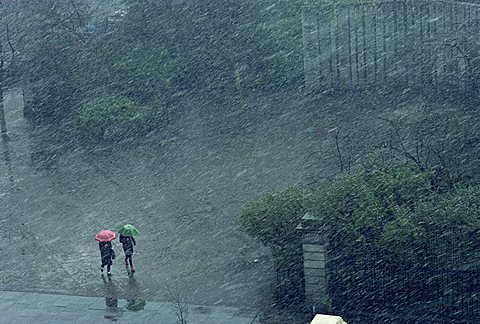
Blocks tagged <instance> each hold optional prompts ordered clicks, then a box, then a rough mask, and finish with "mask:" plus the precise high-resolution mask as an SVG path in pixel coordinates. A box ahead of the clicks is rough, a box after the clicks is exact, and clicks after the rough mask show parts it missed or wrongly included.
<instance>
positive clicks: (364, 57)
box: [362, 5, 368, 84]
mask: <svg viewBox="0 0 480 324" xmlns="http://www.w3.org/2000/svg"><path fill="white" fill-rule="evenodd" d="M362 38H363V53H362V54H363V80H364V81H365V84H366V83H367V66H368V63H367V30H366V27H365V5H362Z"/></svg>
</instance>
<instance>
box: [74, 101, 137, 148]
mask: <svg viewBox="0 0 480 324" xmlns="http://www.w3.org/2000/svg"><path fill="white" fill-rule="evenodd" d="M144 115H145V112H144V111H143V110H142V109H141V108H140V107H139V106H138V105H137V104H135V103H134V102H133V101H131V100H129V99H126V98H115V97H105V98H100V99H95V100H92V101H87V102H85V103H84V104H83V105H82V106H81V108H80V110H79V112H78V114H77V115H76V117H75V120H74V123H73V125H74V129H75V131H76V132H77V133H78V134H79V135H80V136H81V137H83V138H86V139H89V140H94V141H95V140H97V141H98V140H121V139H124V138H125V137H128V136H131V135H133V134H135V132H138V131H139V130H140V125H141V123H142V120H143V119H144Z"/></svg>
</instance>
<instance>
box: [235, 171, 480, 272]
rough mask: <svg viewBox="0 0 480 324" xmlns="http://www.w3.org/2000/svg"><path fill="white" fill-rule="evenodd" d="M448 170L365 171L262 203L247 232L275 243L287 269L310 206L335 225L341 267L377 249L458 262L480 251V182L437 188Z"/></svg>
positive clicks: (402, 258)
mask: <svg viewBox="0 0 480 324" xmlns="http://www.w3.org/2000/svg"><path fill="white" fill-rule="evenodd" d="M442 174H444V173H441V172H439V171H438V170H434V169H427V170H421V169H419V168H418V166H417V165H413V164H403V165H396V166H391V167H388V168H384V167H379V166H374V167H370V168H368V169H367V168H362V169H358V170H356V171H355V172H352V173H350V174H343V175H341V176H339V177H337V178H335V179H333V180H331V181H325V182H323V183H321V184H319V185H318V187H316V188H312V189H305V188H302V189H298V188H290V189H288V190H286V191H283V192H279V193H276V194H271V195H268V196H266V197H263V198H260V199H258V200H255V201H253V202H251V203H249V204H248V205H247V206H246V207H245V209H244V210H243V212H242V213H241V215H240V219H241V223H242V227H243V229H244V230H245V231H246V232H247V233H248V234H250V235H251V236H253V237H256V238H258V239H260V240H261V241H262V242H263V243H264V244H265V245H266V246H269V247H271V248H272V252H273V255H274V258H275V265H276V266H277V267H280V268H282V267H287V268H295V264H296V263H297V264H301V263H302V259H301V258H298V251H299V249H300V248H301V240H300V237H299V236H298V233H296V231H295V228H296V226H297V225H298V223H299V222H300V219H301V217H302V216H303V215H304V213H305V212H307V211H308V212H311V213H313V214H314V215H317V216H318V217H321V219H323V221H324V222H325V224H326V225H328V227H329V228H330V236H329V242H330V245H329V246H330V251H331V253H333V256H334V257H335V262H337V263H336V267H341V266H342V262H348V263H349V264H350V263H351V262H355V260H362V257H364V256H369V255H372V253H375V255H381V256H382V258H383V259H384V261H385V262H390V263H391V264H395V265H402V266H419V265H421V266H425V265H426V264H427V263H432V262H433V263H435V265H434V266H435V267H438V266H440V267H441V266H456V265H455V264H452V260H454V259H455V258H457V259H458V257H460V258H465V257H466V256H468V254H469V253H472V252H473V251H475V250H478V248H480V244H479V243H476V242H477V241H478V240H472V238H475V237H477V236H478V235H479V233H480V219H479V217H478V215H479V214H480V186H478V185H477V186H470V187H465V188H459V186H460V184H458V185H457V186H456V188H454V189H450V190H446V189H445V188H442V187H439V186H438V185H437V184H438V183H442V182H443V181H441V179H439V177H441V176H442ZM467 259H468V258H467ZM431 265H432V264H431ZM457 265H458V264H457ZM296 268H297V269H298V271H301V267H296ZM347 275H348V274H347Z"/></svg>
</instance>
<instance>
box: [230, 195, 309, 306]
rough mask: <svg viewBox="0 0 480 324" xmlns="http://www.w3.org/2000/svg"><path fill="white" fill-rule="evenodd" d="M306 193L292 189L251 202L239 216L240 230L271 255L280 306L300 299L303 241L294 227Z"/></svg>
mask: <svg viewBox="0 0 480 324" xmlns="http://www.w3.org/2000/svg"><path fill="white" fill-rule="evenodd" d="M308 193H309V190H308V189H306V188H299V187H292V188H289V189H287V190H285V191H281V192H278V193H274V194H271V195H268V196H265V197H263V198H260V199H257V200H255V201H252V202H250V203H249V204H247V206H245V208H244V209H243V210H242V213H241V215H240V223H241V228H242V229H243V230H244V231H245V232H247V233H248V234H249V235H250V236H252V237H255V238H257V239H259V240H260V241H261V242H262V243H263V244H265V245H266V246H268V247H270V249H271V251H272V255H273V260H274V265H275V270H276V273H277V281H276V290H277V296H279V297H280V298H279V300H278V301H279V302H288V303H289V304H297V303H299V302H300V301H301V299H302V298H303V255H302V241H301V236H300V235H299V233H298V231H297V230H296V227H297V225H298V223H299V222H300V219H301V218H302V216H303V215H304V213H305V210H304V207H303V205H304V200H305V199H307V198H308V196H309V195H308Z"/></svg>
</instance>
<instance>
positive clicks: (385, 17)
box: [381, 4, 387, 84]
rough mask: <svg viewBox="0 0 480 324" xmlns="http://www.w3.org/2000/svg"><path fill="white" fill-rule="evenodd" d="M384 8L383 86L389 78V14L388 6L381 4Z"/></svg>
mask: <svg viewBox="0 0 480 324" xmlns="http://www.w3.org/2000/svg"><path fill="white" fill-rule="evenodd" d="M381 7H382V41H383V42H382V49H383V53H382V56H383V84H385V81H386V78H387V12H386V6H385V5H384V4H381Z"/></svg>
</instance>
